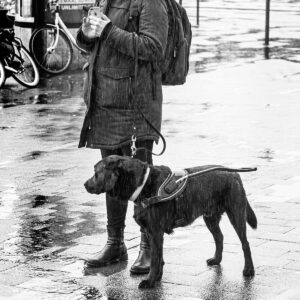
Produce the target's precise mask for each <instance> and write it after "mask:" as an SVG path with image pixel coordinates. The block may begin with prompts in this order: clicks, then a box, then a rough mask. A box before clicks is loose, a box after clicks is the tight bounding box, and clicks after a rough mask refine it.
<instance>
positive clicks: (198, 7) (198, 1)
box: [196, 0, 200, 26]
mask: <svg viewBox="0 0 300 300" xmlns="http://www.w3.org/2000/svg"><path fill="white" fill-rule="evenodd" d="M199 11H200V0H197V16H196V18H197V26H199Z"/></svg>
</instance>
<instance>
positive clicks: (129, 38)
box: [106, 0, 168, 61]
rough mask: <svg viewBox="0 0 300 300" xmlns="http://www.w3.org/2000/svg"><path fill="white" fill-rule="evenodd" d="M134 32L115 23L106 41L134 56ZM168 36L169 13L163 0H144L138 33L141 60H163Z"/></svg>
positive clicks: (122, 51)
mask: <svg viewBox="0 0 300 300" xmlns="http://www.w3.org/2000/svg"><path fill="white" fill-rule="evenodd" d="M134 35H135V34H134V33H132V32H127V31H125V30H123V29H120V28H118V27H117V26H115V25H112V26H111V27H110V30H109V32H107V34H106V43H107V44H108V45H109V46H110V47H112V48H115V49H117V50H118V51H120V52H121V53H123V54H125V55H128V56H130V57H132V58H134V55H135V51H134V45H135V43H134ZM167 37H168V13H167V8H166V5H165V3H164V1H162V0H143V2H142V4H141V12H140V16H139V30H138V35H137V42H138V58H139V59H140V60H146V61H155V60H161V59H162V58H163V54H164V51H165V48H166V42H167Z"/></svg>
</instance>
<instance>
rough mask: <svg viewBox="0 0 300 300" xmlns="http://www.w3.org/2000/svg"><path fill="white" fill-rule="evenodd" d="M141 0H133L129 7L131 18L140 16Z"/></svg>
mask: <svg viewBox="0 0 300 300" xmlns="http://www.w3.org/2000/svg"><path fill="white" fill-rule="evenodd" d="M140 2H141V1H140V0H131V1H130V7H129V20H131V19H133V18H135V17H138V15H139V13H140Z"/></svg>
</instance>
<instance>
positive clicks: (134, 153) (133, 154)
mask: <svg viewBox="0 0 300 300" xmlns="http://www.w3.org/2000/svg"><path fill="white" fill-rule="evenodd" d="M135 142H136V136H135V135H134V134H133V135H132V136H131V157H132V158H133V157H134V156H135V155H136V145H135Z"/></svg>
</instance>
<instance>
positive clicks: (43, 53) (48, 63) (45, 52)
mask: <svg viewBox="0 0 300 300" xmlns="http://www.w3.org/2000/svg"><path fill="white" fill-rule="evenodd" d="M56 35H57V31H56V28H55V27H53V26H49V25H48V26H45V27H43V28H39V29H37V30H36V31H34V32H33V34H32V36H31V38H30V42H29V47H30V51H31V53H32V55H33V58H34V60H35V61H36V62H37V64H38V66H39V67H40V68H41V69H42V70H44V71H45V72H47V73H50V74H60V73H62V72H64V71H65V70H66V69H67V68H68V67H69V66H70V64H71V62H72V58H73V48H72V44H71V42H70V39H69V38H68V37H67V35H66V34H65V33H64V31H62V30H61V29H59V37H58V43H57V46H56V48H55V49H53V50H52V51H50V50H49V47H51V46H52V45H53V44H54V41H55V39H56Z"/></svg>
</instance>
